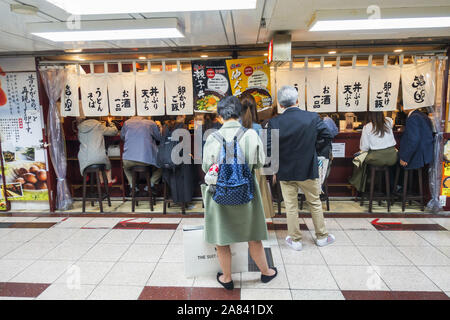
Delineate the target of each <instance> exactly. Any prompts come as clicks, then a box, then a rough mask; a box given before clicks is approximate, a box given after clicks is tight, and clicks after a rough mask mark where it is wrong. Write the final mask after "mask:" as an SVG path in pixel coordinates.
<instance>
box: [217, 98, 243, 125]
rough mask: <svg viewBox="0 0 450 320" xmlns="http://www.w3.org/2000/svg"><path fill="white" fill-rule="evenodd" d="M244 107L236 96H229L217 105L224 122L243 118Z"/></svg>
mask: <svg viewBox="0 0 450 320" xmlns="http://www.w3.org/2000/svg"><path fill="white" fill-rule="evenodd" d="M241 110H242V105H241V102H240V101H239V99H238V98H237V97H235V96H227V97H225V98H223V99H222V100H220V101H219V103H218V104H217V113H218V114H219V116H221V117H222V118H223V119H224V120H228V119H239V117H240V116H241Z"/></svg>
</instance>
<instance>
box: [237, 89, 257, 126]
mask: <svg viewBox="0 0 450 320" xmlns="http://www.w3.org/2000/svg"><path fill="white" fill-rule="evenodd" d="M239 100H240V102H241V105H242V113H241V120H242V125H243V126H244V127H245V128H248V129H251V128H252V127H253V123H254V122H255V123H258V115H257V113H256V101H255V98H253V96H252V95H251V94H250V93H246V92H244V93H243V94H242V95H241V96H240V97H239Z"/></svg>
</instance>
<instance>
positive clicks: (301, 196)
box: [298, 179, 330, 211]
mask: <svg viewBox="0 0 450 320" xmlns="http://www.w3.org/2000/svg"><path fill="white" fill-rule="evenodd" d="M322 191H323V192H322V193H321V194H320V201H325V202H326V204H327V211H330V199H329V198H328V182H327V179H325V181H324V182H323V185H322ZM298 198H299V200H300V210H303V201H306V197H305V194H304V193H300V194H299V195H298Z"/></svg>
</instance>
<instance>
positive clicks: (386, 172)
mask: <svg viewBox="0 0 450 320" xmlns="http://www.w3.org/2000/svg"><path fill="white" fill-rule="evenodd" d="M384 178H385V180H386V196H387V208H388V212H391V186H390V183H389V169H388V168H385V169H384Z"/></svg>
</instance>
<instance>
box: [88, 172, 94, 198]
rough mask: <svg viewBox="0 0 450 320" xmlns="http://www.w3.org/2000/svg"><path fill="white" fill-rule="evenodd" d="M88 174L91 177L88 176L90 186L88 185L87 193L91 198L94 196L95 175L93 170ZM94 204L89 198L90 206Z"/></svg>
mask: <svg viewBox="0 0 450 320" xmlns="http://www.w3.org/2000/svg"><path fill="white" fill-rule="evenodd" d="M90 176H91V178H90V180H91V181H90V184H91V185H90V187H89V193H90V194H91V196H90V198H93V197H94V177H95V175H94V172H91V173H90ZM94 205H95V204H94V201H93V200H91V206H92V207H93V206H94Z"/></svg>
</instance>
